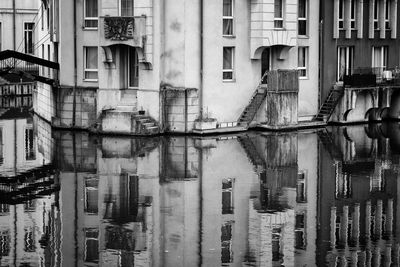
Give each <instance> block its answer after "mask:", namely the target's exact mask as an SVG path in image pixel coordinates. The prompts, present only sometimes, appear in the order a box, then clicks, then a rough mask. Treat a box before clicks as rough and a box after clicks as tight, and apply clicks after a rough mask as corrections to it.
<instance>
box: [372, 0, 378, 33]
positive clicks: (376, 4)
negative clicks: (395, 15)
mask: <svg viewBox="0 0 400 267" xmlns="http://www.w3.org/2000/svg"><path fill="white" fill-rule="evenodd" d="M373 19H374V29H375V30H379V0H374V18H373Z"/></svg>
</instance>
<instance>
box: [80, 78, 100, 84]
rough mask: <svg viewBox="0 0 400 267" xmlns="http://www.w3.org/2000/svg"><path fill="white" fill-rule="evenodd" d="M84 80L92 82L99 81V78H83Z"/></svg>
mask: <svg viewBox="0 0 400 267" xmlns="http://www.w3.org/2000/svg"><path fill="white" fill-rule="evenodd" d="M83 81H84V82H91V83H93V82H96V83H97V82H99V79H83Z"/></svg>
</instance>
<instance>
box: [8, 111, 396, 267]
mask: <svg viewBox="0 0 400 267" xmlns="http://www.w3.org/2000/svg"><path fill="white" fill-rule="evenodd" d="M0 124H1V125H3V127H2V138H1V139H0V140H1V142H2V144H3V146H2V151H7V153H3V157H4V160H3V164H2V165H1V166H0V167H1V168H2V172H1V174H2V180H1V184H0V189H1V196H2V197H0V202H1V203H2V204H1V205H0V265H1V266H199V265H202V266H216V265H223V266H228V265H233V266H347V265H354V266H357V265H358V266H380V265H382V266H391V265H392V266H393V265H394V266H397V265H398V264H399V249H400V247H399V242H398V238H397V237H398V236H399V234H400V233H398V231H399V230H400V222H399V218H398V214H399V212H400V210H399V206H400V205H398V204H397V199H398V198H397V195H398V188H399V186H400V185H399V183H398V182H397V181H398V170H400V168H399V159H400V157H399V152H400V137H399V136H400V129H399V128H400V127H399V124H382V125H378V124H377V125H370V126H348V127H333V128H328V129H323V130H322V129H320V130H313V131H311V130H310V131H303V132H292V133H281V134H275V133H246V134H241V135H238V136H234V135H232V136H228V137H204V138H200V137H184V136H175V137H172V136H167V137H156V138H127V137H104V136H103V137H99V136H90V135H89V134H87V133H84V132H80V133H78V132H67V131H53V132H52V131H51V129H50V128H49V127H48V125H47V124H46V123H44V122H42V121H41V120H38V119H37V118H35V119H34V120H32V118H30V117H29V115H28V116H26V117H25V118H17V119H3V120H1V122H0ZM26 129H28V130H29V129H32V131H33V132H32V133H33V134H32V135H31V134H30V132H29V131H28V132H27V131H26ZM19 146H22V148H20V147H19ZM12 151H18V152H15V153H14V152H12Z"/></svg>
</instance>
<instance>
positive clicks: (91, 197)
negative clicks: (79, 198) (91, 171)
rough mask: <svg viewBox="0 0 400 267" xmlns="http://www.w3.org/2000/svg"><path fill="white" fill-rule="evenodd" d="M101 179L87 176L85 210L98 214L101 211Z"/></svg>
mask: <svg viewBox="0 0 400 267" xmlns="http://www.w3.org/2000/svg"><path fill="white" fill-rule="evenodd" d="M98 187H99V180H98V179H93V178H87V179H86V180H85V212H87V213H91V214H97V213H98V211H99V207H98V200H99V197H98V196H99V189H98Z"/></svg>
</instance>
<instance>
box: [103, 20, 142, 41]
mask: <svg viewBox="0 0 400 267" xmlns="http://www.w3.org/2000/svg"><path fill="white" fill-rule="evenodd" d="M99 35H100V36H99V42H100V43H99V45H100V46H102V47H106V46H110V45H116V44H125V45H129V46H133V47H141V48H143V46H144V44H145V39H146V17H111V16H105V17H100V27H99Z"/></svg>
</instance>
